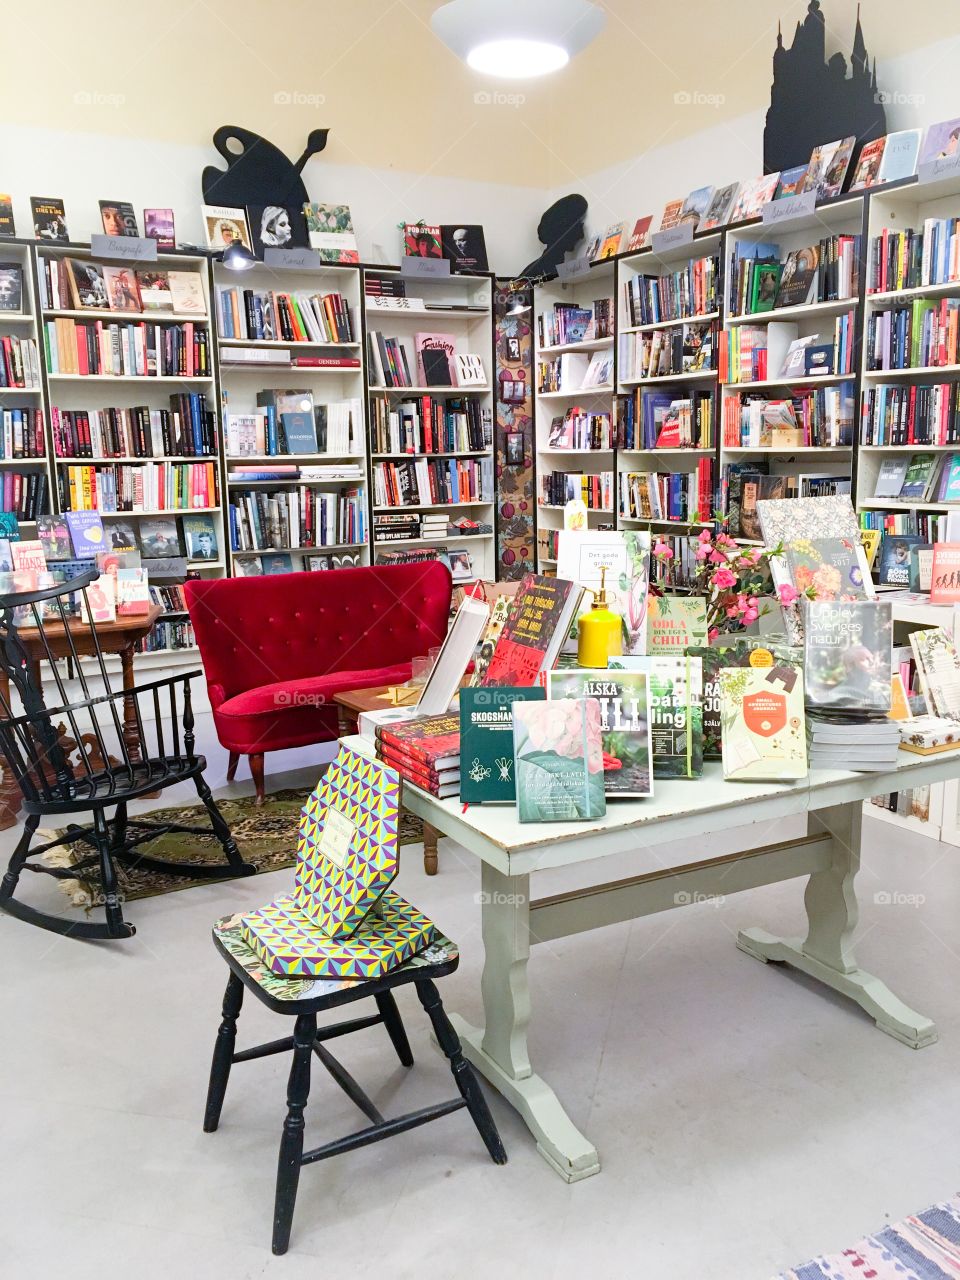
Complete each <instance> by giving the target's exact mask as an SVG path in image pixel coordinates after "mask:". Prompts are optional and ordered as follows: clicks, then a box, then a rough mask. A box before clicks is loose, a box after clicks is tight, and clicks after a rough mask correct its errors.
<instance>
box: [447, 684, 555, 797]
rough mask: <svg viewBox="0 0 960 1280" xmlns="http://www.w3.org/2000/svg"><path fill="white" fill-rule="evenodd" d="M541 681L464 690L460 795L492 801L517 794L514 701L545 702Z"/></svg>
mask: <svg viewBox="0 0 960 1280" xmlns="http://www.w3.org/2000/svg"><path fill="white" fill-rule="evenodd" d="M546 696H547V695H546V693H545V692H544V690H543V689H541V688H540V686H539V685H532V686H528V687H525V688H518V687H508V686H506V685H503V686H501V687H499V688H490V689H461V690H460V799H461V800H462V801H463V802H464V804H492V803H493V802H494V801H498V800H509V801H510V802H511V803H512V802H513V801H515V800H516V798H517V784H516V777H515V775H514V769H513V704H514V703H515V702H543V701H544V700H545V699H546Z"/></svg>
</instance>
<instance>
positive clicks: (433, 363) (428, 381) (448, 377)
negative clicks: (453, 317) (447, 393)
mask: <svg viewBox="0 0 960 1280" xmlns="http://www.w3.org/2000/svg"><path fill="white" fill-rule="evenodd" d="M413 341H414V349H415V351H416V356H417V381H418V382H419V383H420V385H421V386H422V387H452V386H454V385H455V383H454V356H455V355H456V352H457V340H456V338H455V337H454V336H453V334H452V333H418V334H415V335H414V340H413Z"/></svg>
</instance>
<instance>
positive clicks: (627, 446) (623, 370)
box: [616, 232, 723, 537]
mask: <svg viewBox="0 0 960 1280" xmlns="http://www.w3.org/2000/svg"><path fill="white" fill-rule="evenodd" d="M721 250H722V237H721V235H720V233H719V232H709V233H705V234H703V235H699V236H697V235H695V236H694V237H693V240H692V241H690V242H688V243H686V244H682V245H677V246H675V247H673V248H666V249H663V248H655V247H654V245H653V244H651V245H649V246H647V247H645V248H643V249H641V250H640V251H639V252H637V253H633V254H628V255H623V256H621V258H620V259H619V261H618V264H617V323H618V339H617V341H618V360H617V391H618V396H617V409H616V415H617V444H618V448H617V455H616V457H617V518H618V523H619V526H620V527H621V528H627V529H649V530H650V531H651V532H652V533H653V534H654V535H659V536H660V537H668V536H670V535H671V534H676V535H677V536H678V537H686V536H687V535H689V534H691V533H696V532H698V530H699V529H700V528H702V527H703V526H704V523H705V522H707V521H709V520H710V518H711V516H712V513H713V505H714V503H713V495H714V490H715V487H716V462H717V459H716V436H717V412H718V406H717V368H716V365H717V334H718V332H719V328H720V323H721V317H722V307H723V290H722V267H723V264H722V253H721Z"/></svg>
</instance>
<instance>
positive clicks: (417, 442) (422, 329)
mask: <svg viewBox="0 0 960 1280" xmlns="http://www.w3.org/2000/svg"><path fill="white" fill-rule="evenodd" d="M364 275H365V279H366V280H368V281H369V282H370V283H369V288H370V289H371V290H373V289H374V288H376V285H377V282H378V281H380V280H382V281H385V282H388V284H389V285H390V286H393V285H395V284H396V282H397V281H402V282H403V285H404V289H405V293H406V297H405V298H404V299H402V300H401V301H400V302H399V304H398V305H387V306H378V305H377V300H376V298H375V297H374V296H373V294H372V293H371V294H367V293H366V292H365V294H364V326H365V330H364V331H365V336H366V341H367V349H366V352H365V356H366V369H367V432H368V449H369V452H370V476H371V489H370V494H371V503H372V507H371V511H372V521H371V532H370V543H371V556H372V559H373V561H374V562H376V559H377V557H378V556H380V555H382V554H384V553H389V552H390V551H403V550H405V549H408V550H416V551H423V550H424V549H425V548H431V547H436V548H437V550H438V551H439V552H440V553H441V554H442V555H443V554H446V553H448V552H450V551H461V550H465V551H467V552H469V554H470V559H471V564H472V566H473V571H474V573H475V574H476V576H477V577H482V578H486V579H492V578H494V577H495V576H496V563H497V561H496V546H495V540H494V529H495V513H496V489H495V485H496V479H495V467H494V455H493V433H494V422H495V414H496V396H495V385H494V384H495V377H496V366H495V355H494V332H493V289H494V287H495V280H494V278H493V276H492V275H456V274H454V275H450V276H438V277H430V278H428V277H413V276H404V275H403V274H402V272H400V271H398V270H397V269H395V268H388V267H378V268H367V269H366V270H365V273H364ZM418 333H433V334H448V335H449V336H450V337H451V338H452V339H453V344H454V351H455V354H457V355H476V356H479V357H480V358H481V359H482V361H483V368H484V371H485V374H486V377H485V380H484V382H483V383H482V384H479V385H471V386H463V387H460V386H425V385H423V383H422V381H421V380H420V378H419V376H418V372H417V359H416V345H415V343H416V335H417V334H418ZM373 334H379V335H381V336H382V337H383V338H386V339H391V338H392V339H395V340H397V341H398V342H399V343H400V344H401V345H402V347H403V350H404V351H405V353H406V359H407V365H408V369H409V373H410V380H411V382H412V383H413V385H411V386H407V387H391V386H385V385H382V384H381V382H380V380H379V375H378V369H377V361H376V360H375V359H374V358H373V354H372V347H371V343H372V341H373V338H372V335H373ZM424 397H428V398H429V400H430V402H431V403H432V404H439V405H440V406H441V409H442V410H443V411H446V407H447V405H448V402H450V401H462V402H464V407H465V412H466V413H467V414H468V415H469V414H471V413H474V414H476V417H475V419H474V421H473V437H472V439H471V440H469V441H468V442H467V443H468V444H472V443H473V442H474V441H475V442H476V446H477V447H476V448H472V447H466V448H460V447H457V448H450V447H449V445H450V444H451V443H456V441H453V440H451V438H449V437H445V436H440V437H439V438H435V437H434V435H433V427H432V426H431V439H430V442H429V443H430V444H431V445H432V447H431V448H429V449H427V448H425V447H424V446H426V445H427V443H428V441H427V436H426V430H425V428H424V424H423V423H422V418H421V414H420V410H421V409H422V407H423V398H424ZM414 402H417V403H414ZM471 405H472V406H476V408H472V407H471ZM405 414H406V416H407V418H408V420H409V423H410V425H411V428H412V433H411V436H410V438H409V439H407V436H406V433H405V431H404V429H403V425H402V419H403V417H404V415H405ZM418 424H419V430H418ZM448 429H449V428H448V426H447V425H446V423H445V424H444V426H443V428H442V430H443V431H444V432H446V431H447V430H448ZM461 443H464V442H463V441H461ZM438 444H439V445H443V446H444V447H443V448H438V447H437V445H438ZM409 463H412V464H413V466H414V467H416V466H418V465H419V466H420V469H421V474H422V473H423V467H424V465H425V464H426V465H427V466H430V465H432V464H434V463H436V464H439V465H440V466H443V467H447V468H450V467H457V466H461V465H467V464H470V463H476V464H477V467H478V468H479V471H480V484H481V488H480V494H481V497H480V500H474V501H461V502H456V503H444V502H429V503H427V502H409V501H404V502H403V504H402V505H393V504H390V503H387V502H385V501H383V500H382V498H383V494H382V493H381V494H380V495H379V496H378V491H377V490H378V486H377V476H378V474H379V475H383V474H384V473H386V474H390V475H393V476H394V477H397V478H398V480H399V476H400V473H401V472H400V470H398V468H399V469H402V470H404V471H405V470H406V464H409ZM390 468H393V471H389V470H388V469H390ZM404 483H406V482H405V481H404ZM413 496H416V497H418V498H419V497H420V496H421V494H420V492H419V490H417V491H415V493H414V495H413ZM404 513H409V514H410V515H411V516H417V515H419V516H421V517H423V516H433V517H437V516H438V515H442V514H446V516H447V519H448V529H447V530H445V531H442V532H441V533H437V532H434V531H433V530H431V531H430V533H429V534H424V533H423V530H422V526H420V529H419V530H418V531H416V532H411V533H409V534H408V535H407V536H404V537H402V538H399V539H397V538H391V539H388V538H386V537H384V536H383V535H382V534H381V533H379V532H378V526H377V518H378V517H380V518H381V519H382V518H384V517H388V516H402V515H403V514H404ZM460 520H464V521H470V522H473V523H475V524H476V525H479V526H480V527H481V529H482V532H480V533H460V532H453V533H450V532H449V524H451V523H455V522H457V521H460Z"/></svg>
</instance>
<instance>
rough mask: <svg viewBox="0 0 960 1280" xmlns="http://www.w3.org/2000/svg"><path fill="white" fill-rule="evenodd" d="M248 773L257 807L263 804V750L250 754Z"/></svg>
mask: <svg viewBox="0 0 960 1280" xmlns="http://www.w3.org/2000/svg"><path fill="white" fill-rule="evenodd" d="M250 773H251V774H252V776H253V785H254V788H255V790H256V793H257V808H258V809H259V808H260V806H261V805H262V804H263V752H262V751H261V752H259V754H257V755H252V756H250Z"/></svg>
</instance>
